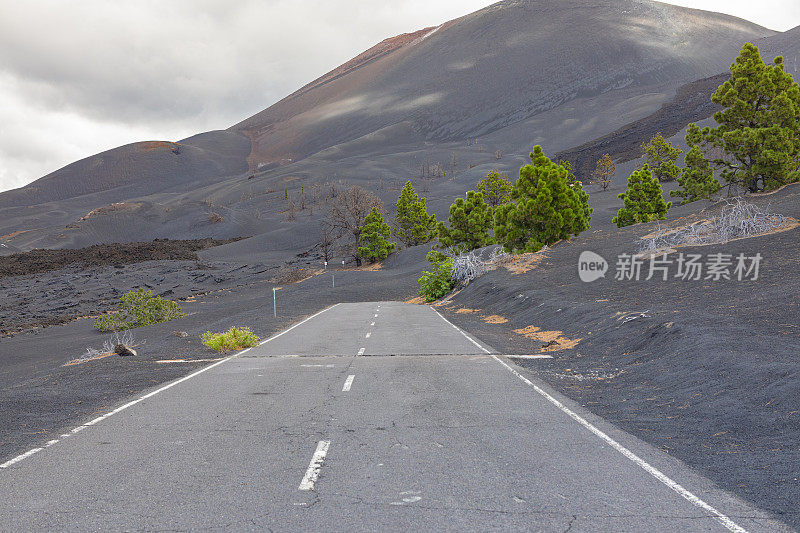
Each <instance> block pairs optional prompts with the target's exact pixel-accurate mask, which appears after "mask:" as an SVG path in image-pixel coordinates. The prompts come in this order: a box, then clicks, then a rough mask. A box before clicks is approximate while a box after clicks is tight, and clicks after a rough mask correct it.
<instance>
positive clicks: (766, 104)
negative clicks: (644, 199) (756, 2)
mask: <svg viewBox="0 0 800 533" xmlns="http://www.w3.org/2000/svg"><path fill="white" fill-rule="evenodd" d="M711 100H712V101H713V102H714V103H716V104H719V105H721V106H722V107H723V108H724V109H723V110H722V111H718V112H717V113H714V120H715V121H716V122H717V124H719V125H718V126H717V127H716V128H711V127H707V128H703V129H702V130H700V129H696V130H695V133H694V134H693V135H692V136H690V137H687V139H688V140H690V142H691V143H692V144H698V143H702V144H703V145H711V146H714V147H716V148H720V149H722V150H723V151H724V153H725V154H724V156H723V157H719V158H716V159H714V160H713V161H712V163H714V166H716V167H717V168H719V169H721V171H720V176H721V177H722V179H724V180H725V182H726V183H727V184H728V186H729V188H730V187H732V186H736V187H742V188H746V189H747V190H749V191H750V192H758V191H770V190H773V189H776V188H778V187H780V186H781V185H784V184H786V183H791V182H794V181H797V180H798V177H799V176H798V174H799V172H798V169H799V168H800V86H798V85H797V83H796V82H795V81H794V79H793V78H792V76H791V74H789V73H787V72H785V71H784V67H783V58H782V57H780V56H779V57H776V58H775V62H774V65H766V64H764V61H763V60H762V59H761V55H760V54H759V52H758V48H756V47H755V46H754V45H752V44H750V43H746V44H745V45H744V47H743V48H742V51H741V53H740V54H739V57H737V58H736V62H735V63H734V64H732V65H731V77H730V79H729V80H728V81H726V82H725V83H723V84H722V85H720V86H719V88H717V90H716V92H714V94H712V95H711Z"/></svg>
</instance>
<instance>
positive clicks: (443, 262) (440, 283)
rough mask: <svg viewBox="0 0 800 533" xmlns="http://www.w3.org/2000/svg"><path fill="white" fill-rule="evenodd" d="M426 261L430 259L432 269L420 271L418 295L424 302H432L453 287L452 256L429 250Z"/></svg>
mask: <svg viewBox="0 0 800 533" xmlns="http://www.w3.org/2000/svg"><path fill="white" fill-rule="evenodd" d="M428 261H430V263H431V266H432V267H433V271H432V272H429V271H427V270H425V271H423V272H422V276H421V277H420V278H419V295H420V296H422V297H424V298H425V301H426V302H433V301H435V300H438V299H439V298H441V297H442V296H444V295H446V294H447V293H448V292H450V291H451V290H453V287H455V281H453V258H451V257H447V256H446V255H444V254H443V253H441V252H437V251H435V250H431V251H430V252H428Z"/></svg>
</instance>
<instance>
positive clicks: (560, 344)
mask: <svg viewBox="0 0 800 533" xmlns="http://www.w3.org/2000/svg"><path fill="white" fill-rule="evenodd" d="M514 333H516V334H518V335H522V336H523V337H527V338H528V339H532V340H535V341H539V342H543V343H545V346H544V347H542V349H541V351H542V352H556V351H559V350H569V349H571V348H574V347H575V346H577V345H578V343H579V342H580V341H582V340H583V339H569V338H567V337H565V336H564V332H563V331H558V330H553V331H547V330H543V329H541V328H537V327H536V326H527V327H524V328H521V329H515V330H514Z"/></svg>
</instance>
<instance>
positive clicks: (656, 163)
mask: <svg viewBox="0 0 800 533" xmlns="http://www.w3.org/2000/svg"><path fill="white" fill-rule="evenodd" d="M642 150H643V151H644V154H645V156H647V164H648V166H649V167H650V171H651V172H652V173H653V176H655V177H656V179H658V181H659V182H663V181H673V180H674V179H675V178H677V177H678V176H680V175H681V169H680V167H679V166H678V165H676V164H675V162H676V161H677V160H678V157H680V155H681V154H682V153H683V150H681V149H680V148H676V147H675V146H672V143H670V142H669V141H668V140H666V139H665V138H664V136H663V135H661V133H658V134H657V135H656V136H655V137H653V138H652V139H650V142H648V143H646V144H643V145H642Z"/></svg>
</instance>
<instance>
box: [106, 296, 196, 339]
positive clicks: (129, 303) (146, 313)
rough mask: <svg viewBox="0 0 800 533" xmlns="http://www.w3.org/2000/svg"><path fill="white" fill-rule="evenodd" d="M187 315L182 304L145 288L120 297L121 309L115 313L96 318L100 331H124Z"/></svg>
mask: <svg viewBox="0 0 800 533" xmlns="http://www.w3.org/2000/svg"><path fill="white" fill-rule="evenodd" d="M182 316H186V314H185V313H184V312H183V311H182V310H181V306H179V305H178V304H177V303H175V302H173V301H172V300H165V299H163V298H161V297H160V296H153V293H152V292H150V291H148V290H145V289H135V290H132V291H128V292H126V293H125V294H124V295H122V297H121V298H120V299H119V311H117V312H116V313H115V314H113V315H103V316H101V317H97V318H96V319H95V320H94V327H95V329H97V330H99V331H123V330H126V329H132V328H138V327H141V326H149V325H150V324H158V323H160V322H166V321H167V320H172V319H173V318H180V317H182Z"/></svg>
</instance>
